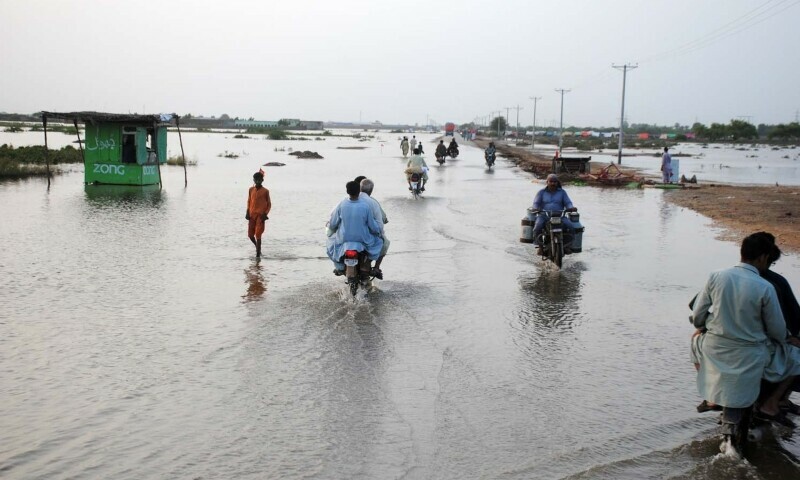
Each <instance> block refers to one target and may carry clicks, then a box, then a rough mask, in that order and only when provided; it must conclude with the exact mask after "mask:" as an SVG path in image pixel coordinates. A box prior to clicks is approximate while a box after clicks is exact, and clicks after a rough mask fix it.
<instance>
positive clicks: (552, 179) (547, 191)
mask: <svg viewBox="0 0 800 480" xmlns="http://www.w3.org/2000/svg"><path fill="white" fill-rule="evenodd" d="M489 146H490V147H491V146H493V145H492V144H489ZM487 150H488V149H487ZM533 209H534V210H538V211H539V212H542V213H540V214H539V215H537V216H536V224H535V225H534V226H533V239H534V241H535V242H536V245H537V247H539V249H541V248H542V239H541V235H540V234H541V233H542V230H543V229H544V225H545V223H547V222H548V221H549V220H550V212H561V211H563V210H565V209H566V210H567V211H569V212H577V211H578V209H577V208H575V206H574V205H573V204H572V200H570V199H569V195H567V192H566V191H565V190H564V189H563V188H561V182H560V181H559V180H558V176H557V175H556V174H554V173H551V174H550V175H548V176H547V186H546V187H545V188H543V189H541V190H539V191H538V192H537V193H536V197H534V199H533ZM561 222H562V223H563V224H564V226H565V227H567V228H568V229H570V230H574V229H575V225H574V224H573V223H572V222H571V221H570V219H569V218H568V217H564V218H562V219H561Z"/></svg>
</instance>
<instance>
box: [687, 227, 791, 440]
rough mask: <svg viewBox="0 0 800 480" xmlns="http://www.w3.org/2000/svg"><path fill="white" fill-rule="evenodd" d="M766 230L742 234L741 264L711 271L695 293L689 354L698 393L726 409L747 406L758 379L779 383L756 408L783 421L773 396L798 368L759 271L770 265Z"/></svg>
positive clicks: (768, 287) (772, 296)
mask: <svg viewBox="0 0 800 480" xmlns="http://www.w3.org/2000/svg"><path fill="white" fill-rule="evenodd" d="M768 235H769V234H766V233H765V232H759V233H755V234H753V235H750V236H749V237H747V238H745V239H744V241H743V242H742V247H741V263H739V264H738V265H736V266H735V267H732V268H728V269H726V270H722V271H719V272H714V273H712V274H711V276H710V277H709V279H708V281H707V282H706V285H705V287H703V290H702V291H701V292H700V293H699V294H698V296H697V298H696V300H695V302H694V307H693V309H692V323H693V324H694V326H695V327H696V328H697V329H698V332H697V334H695V336H694V337H693V338H692V357H693V361H694V363H695V364H696V365H697V366H698V372H697V389H698V391H699V392H700V395H702V397H703V398H704V399H705V400H707V401H709V402H712V403H714V404H717V405H721V406H723V407H728V408H748V407H750V406H751V405H753V404H754V403H755V401H756V400H757V398H758V396H759V391H760V385H761V379H762V378H764V379H765V380H767V381H769V382H773V383H779V385H778V386H777V388H776V389H775V391H774V392H773V393H772V394H770V396H769V397H768V398H767V399H766V400H764V402H763V403H762V404H761V405H760V407H759V411H758V412H757V413H758V414H760V415H761V416H763V417H764V418H766V419H768V420H775V421H777V422H779V423H781V424H784V425H791V421H789V420H788V419H786V418H785V416H782V414H781V413H780V409H779V406H778V401H779V400H780V398H781V397H782V395H783V393H784V392H785V391H786V389H787V388H788V386H789V385H790V384H791V381H792V377H793V376H794V375H797V374H798V373H800V351H797V348H796V347H791V346H789V345H787V344H786V336H787V335H786V334H787V330H786V323H785V322H784V320H783V315H782V314H781V310H780V305H779V303H778V297H777V295H776V293H775V289H774V288H773V286H772V285H771V284H770V283H769V282H768V281H766V280H765V279H763V278H761V277H760V276H759V272H760V271H764V270H766V269H767V267H768V266H769V256H770V253H771V251H772V247H773V245H774V243H772V241H770V239H769V236H768Z"/></svg>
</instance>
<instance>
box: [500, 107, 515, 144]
mask: <svg viewBox="0 0 800 480" xmlns="http://www.w3.org/2000/svg"><path fill="white" fill-rule="evenodd" d="M512 108H514V107H505V109H506V121H505V123H504V124H503V138H505V137H506V129H508V117H509V114H508V112H509V111H510V110H511V109H512ZM500 113H503V112H502V111H500Z"/></svg>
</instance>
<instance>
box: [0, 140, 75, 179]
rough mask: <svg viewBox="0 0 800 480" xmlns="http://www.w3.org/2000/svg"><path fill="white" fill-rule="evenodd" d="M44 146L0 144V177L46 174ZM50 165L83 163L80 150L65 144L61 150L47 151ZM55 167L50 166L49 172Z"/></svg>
mask: <svg viewBox="0 0 800 480" xmlns="http://www.w3.org/2000/svg"><path fill="white" fill-rule="evenodd" d="M45 155H46V153H45V148H44V146H39V145H36V146H32V147H19V148H14V147H13V146H12V145H5V144H3V145H0V178H19V177H29V176H35V175H47V166H46V161H45ZM47 155H48V158H49V159H50V164H51V165H58V164H59V163H83V157H82V156H81V152H80V151H79V150H77V149H75V148H74V147H72V146H70V145H67V146H66V147H64V148H62V149H61V150H49V151H48V152H47ZM54 171H57V169H53V168H51V172H54Z"/></svg>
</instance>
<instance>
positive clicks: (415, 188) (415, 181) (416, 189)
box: [411, 173, 422, 199]
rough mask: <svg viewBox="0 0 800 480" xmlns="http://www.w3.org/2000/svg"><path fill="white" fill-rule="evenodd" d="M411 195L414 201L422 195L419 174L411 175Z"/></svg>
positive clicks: (420, 176)
mask: <svg viewBox="0 0 800 480" xmlns="http://www.w3.org/2000/svg"><path fill="white" fill-rule="evenodd" d="M411 195H413V196H414V199H417V198H419V196H420V195H422V175H421V174H419V173H412V174H411Z"/></svg>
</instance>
